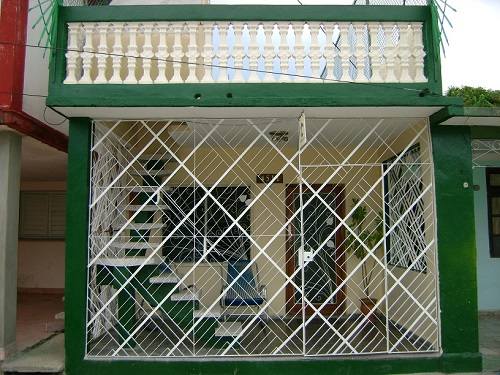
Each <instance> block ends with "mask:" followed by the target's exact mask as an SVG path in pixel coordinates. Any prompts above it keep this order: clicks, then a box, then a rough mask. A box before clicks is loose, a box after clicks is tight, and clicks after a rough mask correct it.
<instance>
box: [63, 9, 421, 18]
mask: <svg viewBox="0 0 500 375" xmlns="http://www.w3.org/2000/svg"><path fill="white" fill-rule="evenodd" d="M60 19H61V20H63V21H64V22H99V21H109V22H114V21H121V22H127V21H263V22H265V21H281V20H283V21H336V22H342V21H351V22H356V21H381V22H385V21H389V22H390V21H395V22H418V21H428V20H430V10H429V7H427V6H411V7H410V6H408V7H403V6H369V7H361V6H351V5H322V6H317V5H303V6H300V7H298V6H296V5H289V6H286V5H285V6H283V5H167V6H165V5H156V6H155V5H143V6H140V5H133V6H102V7H72V6H68V7H61V9H60Z"/></svg>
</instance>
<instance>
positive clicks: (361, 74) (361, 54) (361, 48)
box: [354, 23, 368, 82]
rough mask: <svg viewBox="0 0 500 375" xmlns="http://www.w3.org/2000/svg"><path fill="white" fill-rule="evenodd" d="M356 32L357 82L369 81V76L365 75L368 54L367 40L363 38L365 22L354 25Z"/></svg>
mask: <svg viewBox="0 0 500 375" xmlns="http://www.w3.org/2000/svg"><path fill="white" fill-rule="evenodd" d="M354 28H355V32H356V46H355V52H354V56H355V57H356V67H357V76H356V79H355V81H356V82H368V78H367V77H366V75H365V66H366V64H365V58H366V56H367V55H368V54H367V52H366V46H365V42H364V40H363V33H364V31H365V25H364V24H360V23H358V24H356V25H355V26H354Z"/></svg>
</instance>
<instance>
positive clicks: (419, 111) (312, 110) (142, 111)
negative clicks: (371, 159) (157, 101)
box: [53, 106, 443, 120]
mask: <svg viewBox="0 0 500 375" xmlns="http://www.w3.org/2000/svg"><path fill="white" fill-rule="evenodd" d="M53 109H54V110H56V111H58V112H60V113H61V114H63V115H64V116H66V117H88V118H92V119H99V120H108V119H122V120H132V119H133V120H138V119H148V120H161V119H193V118H205V119H210V118H213V119H217V118H224V119H228V118H256V117H259V118H263V117H273V118H279V117H282V118H291V117H297V118H298V117H299V116H300V114H301V113H302V112H304V113H305V114H306V116H308V117H315V118H427V117H430V116H431V115H433V114H435V113H436V112H439V111H440V110H442V109H443V107H442V106H436V107H427V106H422V107H402V106H401V107H53Z"/></svg>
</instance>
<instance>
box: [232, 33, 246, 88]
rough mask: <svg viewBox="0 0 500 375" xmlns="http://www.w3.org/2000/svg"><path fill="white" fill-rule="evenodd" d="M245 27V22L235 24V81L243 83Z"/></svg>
mask: <svg viewBox="0 0 500 375" xmlns="http://www.w3.org/2000/svg"><path fill="white" fill-rule="evenodd" d="M244 28H245V24H244V23H239V24H238V25H237V26H236V25H234V24H233V29H234V50H233V58H234V78H233V82H235V83H243V82H245V79H244V78H243V70H242V69H243V58H244V57H245V52H244V51H243V50H244V46H243V41H242V37H243V30H244Z"/></svg>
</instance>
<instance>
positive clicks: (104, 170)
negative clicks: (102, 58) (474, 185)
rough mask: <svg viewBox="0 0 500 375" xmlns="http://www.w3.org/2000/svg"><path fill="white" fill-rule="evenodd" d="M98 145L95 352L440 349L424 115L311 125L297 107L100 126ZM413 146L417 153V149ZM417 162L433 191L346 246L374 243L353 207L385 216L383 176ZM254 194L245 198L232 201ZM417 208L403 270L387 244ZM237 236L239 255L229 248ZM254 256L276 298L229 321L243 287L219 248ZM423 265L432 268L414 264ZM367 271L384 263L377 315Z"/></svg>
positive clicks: (91, 288) (371, 222)
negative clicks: (365, 308)
mask: <svg viewBox="0 0 500 375" xmlns="http://www.w3.org/2000/svg"><path fill="white" fill-rule="evenodd" d="M299 129H300V131H299ZM271 131H284V132H287V139H288V140H287V141H285V140H284V139H278V140H276V139H275V140H273V139H272V137H271V135H270V134H269V133H270V132H271ZM299 133H300V134H301V135H299ZM299 137H302V138H301V139H302V140H301V141H300V142H299ZM93 142H94V145H93V147H92V150H91V153H90V157H91V158H92V176H91V185H92V194H91V204H90V211H91V222H90V233H91V235H90V239H89V240H90V246H91V251H90V252H89V263H88V272H89V283H88V288H87V290H88V297H87V298H88V305H89V309H88V311H87V315H88V318H87V331H88V333H89V335H88V337H89V340H88V342H87V356H88V357H92V358H94V357H116V358H123V357H140V358H165V357H218V356H238V357H252V356H276V355H278V356H282V355H292V356H302V357H306V356H313V357H317V356H331V355H359V354H372V353H382V354H384V353H385V354H390V353H421V352H436V351H439V347H440V342H439V320H438V316H437V311H438V308H437V306H438V305H437V303H438V296H437V292H436V287H435V286H436V283H437V267H436V244H435V240H434V239H435V233H434V231H435V226H434V216H435V215H434V209H433V185H432V160H431V151H430V140H429V129H428V124H427V122H426V121H424V120H420V119H354V118H353V119H321V118H307V120H305V122H303V126H302V128H299V125H298V122H297V119H294V118H274V119H273V118H270V119H268V118H262V119H259V118H254V119H219V120H208V119H207V120H186V119H182V120H177V119H172V120H169V121H146V120H140V121H119V120H118V121H102V122H96V125H95V127H94V134H93ZM299 143H300V145H301V146H300V147H297V144H299ZM415 143H419V144H420V150H421V152H420V158H413V159H412V160H408V159H407V158H405V157H404V155H405V154H406V153H407V152H408V150H411V148H412V146H413V145H414V144H415ZM389 158H393V159H392V160H394V161H393V162H392V163H391V164H390V165H389V166H386V168H382V166H383V161H384V160H388V159H389ZM415 165H418V170H419V171H420V175H421V181H422V189H421V190H420V191H419V193H418V194H416V196H413V195H412V197H411V198H410V199H409V201H408V202H406V203H405V205H404V206H401V207H400V209H398V210H395V211H397V212H399V216H398V215H396V214H394V215H393V217H392V219H391V221H390V222H387V225H386V228H385V230H384V235H383V238H381V239H380V240H378V241H377V243H372V244H371V245H370V246H368V245H367V244H366V243H365V244H363V247H364V249H365V251H366V254H367V256H366V257H365V258H363V259H357V258H356V256H355V255H354V253H353V252H352V251H351V250H350V245H349V243H348V242H347V241H346V238H347V234H349V235H351V236H352V237H353V238H356V239H357V240H362V239H364V238H365V237H364V236H365V235H364V234H362V233H363V232H360V231H358V230H357V229H356V228H353V227H351V222H352V220H351V217H352V215H353V214H354V212H355V210H356V209H357V208H360V207H361V208H363V207H365V208H366V210H367V217H366V221H365V222H364V226H365V228H367V230H368V232H367V233H372V232H373V228H374V226H375V218H376V216H377V212H384V213H385V212H386V207H385V205H386V203H385V201H386V198H387V192H386V191H385V189H384V188H383V184H384V181H385V179H386V178H387V176H389V175H390V174H391V173H393V171H394V170H396V168H399V167H400V166H402V167H405V166H406V167H408V168H411V167H412V166H415ZM267 171H272V172H273V173H274V172H276V173H275V174H274V175H271V178H270V183H259V182H256V175H257V174H259V173H263V172H267ZM281 175H283V179H284V181H285V182H286V183H287V184H295V185H294V186H297V189H295V190H290V191H295V193H294V194H295V195H292V194H291V192H288V190H287V188H286V185H285V184H281V183H278V182H277V181H278V176H281ZM183 186H184V187H190V186H191V187H193V188H192V189H193V192H194V191H196V193H193V194H191V193H190V194H185V195H184V196H182V197H181V195H179V194H177V193H175V191H176V190H175V189H180V187H183ZM238 189H239V190H238ZM242 189H243V190H242ZM244 189H249V190H248V191H249V193H248V197H241V199H244V200H245V202H244V204H243V201H241V202H240V203H239V204H240V206H241V207H240V208H237V207H235V205H234V204H233V205H231V204H228V202H229V201H230V200H228V199H229V198H228V196H229V195H230V194H233V192H235V191H247V190H244ZM325 189H333V190H332V191H333V193H327V192H326V190H325ZM177 191H180V190H177ZM176 194H177V195H176ZM354 197H357V198H359V201H358V203H357V204H354V205H352V204H351V202H352V198H354ZM236 198H237V197H233V198H231V199H233V201H235V200H236ZM332 199H333V201H332ZM285 201H286V202H291V203H287V204H286V205H285V203H284V202H285ZM294 202H296V203H294ZM333 202H335V203H333ZM391 204H393V205H397V204H399V203H397V202H394V203H391ZM286 207H288V208H286ZM414 207H422V209H421V210H419V211H418V216H419V217H420V219H419V220H422V221H423V222H424V223H425V226H422V227H420V229H421V230H419V231H417V230H416V229H411V230H412V231H413V232H412V235H414V236H417V237H418V238H419V241H418V244H419V245H418V246H419V251H418V252H415V253H414V254H413V255H411V256H409V257H408V258H407V259H408V262H409V267H408V268H406V269H401V268H400V267H395V266H392V265H390V264H387V263H386V256H385V253H387V252H391V251H394V250H393V249H391V248H390V247H391V246H392V245H391V244H390V243H389V244H388V243H387V241H386V240H387V238H390V237H391V236H392V235H393V233H395V232H396V231H397V230H398V227H399V226H401V225H404V223H406V221H407V220H412V215H415V212H416V211H415V210H414ZM284 208H286V210H284ZM284 211H286V215H285V214H284ZM311 215H317V216H316V218H314V217H312V216H311ZM216 216H217V217H218V219H216V218H215V217H216ZM243 218H249V220H250V224H245V223H244V222H242V219H243ZM217 220H219V221H217ZM323 224H324V225H323ZM211 225H216V227H211ZM249 225H250V226H251V230H250V227H249ZM214 234H215V235H214ZM183 238H186V241H184V242H182V240H183ZM172 243H174V244H175V246H174V245H172ZM169 244H170V245H169ZM167 245H168V246H169V250H168V251H179V252H190V253H191V254H193V257H192V258H191V261H189V262H188V261H184V262H181V261H177V260H176V259H175V257H173V258H170V257H167V256H166V254H165V251H166V250H165V246H167ZM232 246H234V247H235V248H236V247H238V246H239V249H240V250H241V251H239V252H231V253H228V252H227V249H228V248H230V247H232ZM400 248H401V246H400ZM243 249H244V250H243ZM247 249H248V250H247ZM200 250H201V251H200ZM247 251H249V255H250V259H249V261H248V265H247V266H246V269H250V267H252V268H253V267H254V266H258V267H257V269H258V275H257V277H258V278H259V279H260V280H261V282H262V284H265V285H266V288H267V296H266V298H265V301H264V303H263V306H262V308H261V309H259V310H258V311H256V312H255V314H252V315H248V314H247V312H246V311H236V312H235V314H231V317H230V318H229V319H223V316H222V312H221V309H220V307H219V305H220V303H221V299H222V298H223V295H224V292H225V291H227V290H228V289H230V288H231V287H232V286H233V285H231V284H232V283H231V282H230V283H229V285H227V286H225V285H224V284H226V280H224V277H223V274H224V272H223V269H222V267H224V257H221V256H219V255H218V254H233V255H230V256H233V257H240V258H242V259H243V258H248V256H247V255H248V252H247ZM423 260H425V264H426V266H427V269H426V271H427V272H426V273H421V272H415V271H414V268H415V265H418V264H421V262H422V261H423ZM372 264H373V266H371V265H372ZM365 266H370V267H373V268H372V271H371V277H372V278H371V280H370V282H369V287H370V290H371V291H372V292H373V293H374V296H375V297H377V302H376V303H375V306H374V307H372V308H371V311H370V312H371V313H372V315H371V316H370V315H363V314H361V313H360V311H359V298H361V297H362V296H363V290H364V287H363V286H362V279H361V270H362V268H363V267H365ZM412 267H413V269H412ZM246 269H245V270H243V272H245V271H246ZM233 283H234V281H233ZM221 289H222V293H221ZM267 316H269V319H267V320H266V319H264V318H267ZM261 321H265V322H266V324H265V325H262V324H259V323H260V322H261Z"/></svg>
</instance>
